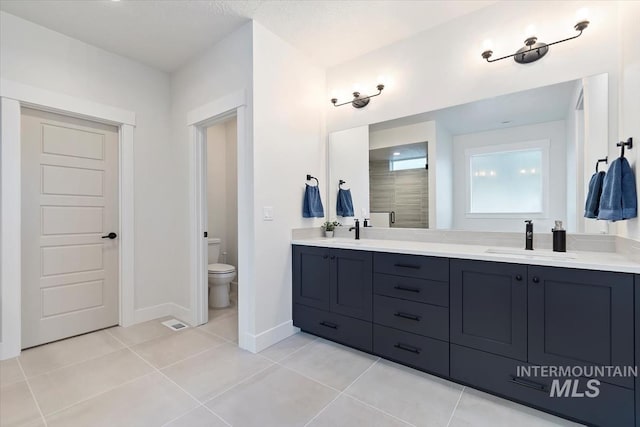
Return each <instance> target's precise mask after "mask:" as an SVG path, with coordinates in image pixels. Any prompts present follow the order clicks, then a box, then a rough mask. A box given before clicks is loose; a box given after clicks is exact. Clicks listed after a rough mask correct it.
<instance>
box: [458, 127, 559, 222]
mask: <svg viewBox="0 0 640 427" xmlns="http://www.w3.org/2000/svg"><path fill="white" fill-rule="evenodd" d="M549 149H550V140H549V139H537V140H532V141H523V142H513V143H505V144H494V145H487V146H483V147H477V148H467V149H465V150H464V155H465V166H464V169H465V171H464V172H465V204H466V207H465V217H466V218H477V219H482V218H486V219H530V218H539V219H545V218H549V172H550V171H549V164H550V162H549ZM530 150H541V151H542V172H541V178H542V211H541V212H513V213H508V212H483V213H477V212H471V186H472V184H471V179H472V176H471V175H472V173H471V158H472V157H473V156H476V155H479V154H490V153H509V152H516V151H530Z"/></svg>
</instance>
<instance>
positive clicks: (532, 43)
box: [482, 21, 589, 63]
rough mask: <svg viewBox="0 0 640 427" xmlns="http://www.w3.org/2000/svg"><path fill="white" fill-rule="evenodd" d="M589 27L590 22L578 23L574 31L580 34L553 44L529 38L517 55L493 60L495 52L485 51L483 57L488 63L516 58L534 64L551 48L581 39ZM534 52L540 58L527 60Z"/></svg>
mask: <svg viewBox="0 0 640 427" xmlns="http://www.w3.org/2000/svg"><path fill="white" fill-rule="evenodd" d="M588 25H589V21H580V22H578V23H577V24H576V25H575V26H574V29H575V30H576V31H578V34H576V35H575V36H573V37H568V38H566V39H562V40H558V41H555V42H553V43H538V38H537V37H529V38H528V39H526V40H525V41H524V44H525V47H523V48H521V49H519V50H518V51H517V52H516V53H513V54H511V55H506V56H503V57H500V58H496V59H491V56H492V55H493V51H492V50H485V51H484V52H482V57H483V58H484V59H486V60H487V62H497V61H501V60H503V59H507V58H514V59H516V62H521V63H526V62H533V61H536V60H538V59H540V58H542V57H543V56H544V55H546V53H547V52H548V50H549V46H553V45H555V44H559V43H564V42H567V41H569V40H573V39H577V38H578V37H580V36H581V35H582V32H583V31H584V29H585V28H587V26H588ZM534 51H537V53H538V56H537V57H535V56H534V57H530V58H529V59H528V60H525V56H527V54H531V53H533V52H534ZM519 57H521V60H518V58H519Z"/></svg>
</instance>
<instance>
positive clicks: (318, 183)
mask: <svg viewBox="0 0 640 427" xmlns="http://www.w3.org/2000/svg"><path fill="white" fill-rule="evenodd" d="M312 179H315V180H316V185H320V181H318V178H316V177H315V176H311V175H309V174H307V181H311V180H312Z"/></svg>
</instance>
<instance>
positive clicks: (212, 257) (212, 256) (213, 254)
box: [208, 237, 220, 264]
mask: <svg viewBox="0 0 640 427" xmlns="http://www.w3.org/2000/svg"><path fill="white" fill-rule="evenodd" d="M208 259H209V264H216V263H218V262H220V261H219V260H220V239H219V238H217V237H210V238H209V258H208Z"/></svg>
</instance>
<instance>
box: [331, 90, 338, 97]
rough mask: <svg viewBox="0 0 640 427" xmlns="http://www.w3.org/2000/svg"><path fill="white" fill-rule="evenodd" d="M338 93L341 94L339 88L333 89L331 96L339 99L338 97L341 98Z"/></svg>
mask: <svg viewBox="0 0 640 427" xmlns="http://www.w3.org/2000/svg"><path fill="white" fill-rule="evenodd" d="M338 95H339V93H338V90H337V89H333V90H332V91H331V98H335V99H338V98H339V96H338Z"/></svg>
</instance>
